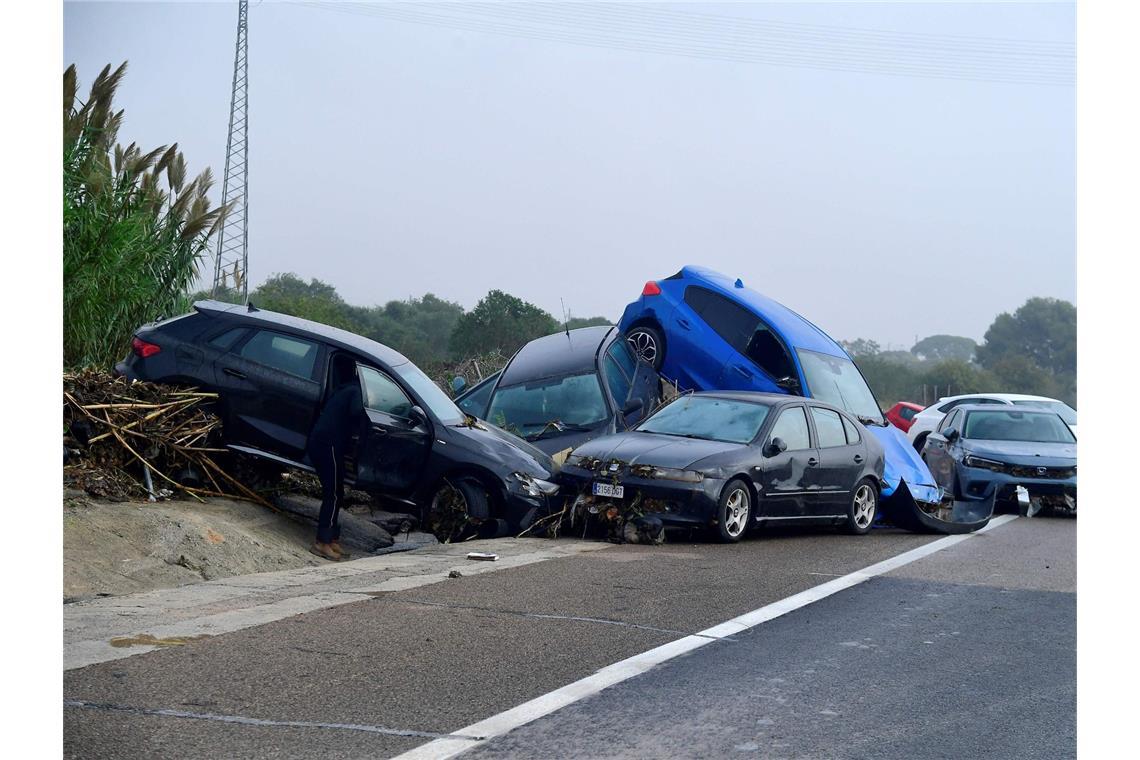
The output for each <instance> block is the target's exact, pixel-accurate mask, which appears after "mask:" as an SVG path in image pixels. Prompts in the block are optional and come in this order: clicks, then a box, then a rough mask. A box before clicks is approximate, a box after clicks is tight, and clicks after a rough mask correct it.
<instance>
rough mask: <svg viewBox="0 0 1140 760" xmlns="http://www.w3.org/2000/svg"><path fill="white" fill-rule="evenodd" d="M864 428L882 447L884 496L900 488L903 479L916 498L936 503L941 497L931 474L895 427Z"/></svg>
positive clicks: (876, 426)
mask: <svg viewBox="0 0 1140 760" xmlns="http://www.w3.org/2000/svg"><path fill="white" fill-rule="evenodd" d="M866 427H867V430H869V431H870V432H871V435H873V436H875V440H877V441H878V442H879V443H880V444H881V445H882V447H883V455H884V456H883V489H882V494H883V496H884V497H886V496H890V495H891V494H893V493H894V492H895V489H896V488H898V486H899V481H903V480H905V481H906V484H907V487H908V488H909V489H910V493H911V495H913V496H914V498H915V499H918V500H919V501H925V502H931V503H934V502H937V501H938V500H939V498H940V494H939V492H938V486H937V485H935V483H934V476H933V475H931V474H930V468H929V467H927V466H926V462H924V461H922V457H920V456H919V455H918V452H917V451H915V450H914V446H911V445H910V442H909V441H908V440H907V439H906V436H905V435H903V433H902V431H901V430H899V429H898V428H897V427H895V426H894V425H887V426H886V427H879V426H878V425H867V426H866Z"/></svg>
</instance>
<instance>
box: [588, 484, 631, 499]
mask: <svg viewBox="0 0 1140 760" xmlns="http://www.w3.org/2000/svg"><path fill="white" fill-rule="evenodd" d="M594 496H605V497H607V498H610V499H620V498H621V497H623V496H625V486H615V485H610V484H609V483H595V484H594Z"/></svg>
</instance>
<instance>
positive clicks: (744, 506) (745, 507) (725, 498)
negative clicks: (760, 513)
mask: <svg viewBox="0 0 1140 760" xmlns="http://www.w3.org/2000/svg"><path fill="white" fill-rule="evenodd" d="M716 518H717V519H716V529H717V534H718V536H719V538H720V541H721V543H725V544H731V543H735V542H737V541H739V540H740V539H741V538H743V537H744V534H745V533H747V532H748V526H749V525H750V524H751V521H752V490H751V489H750V488H749V487H748V484H747V483H745V482H744V481H743V480H741V479H739V478H734V479H732V480H730V481H728V484H727V485H725V487H724V490H723V491H721V493H720V500H719V502H718V503H717V510H716Z"/></svg>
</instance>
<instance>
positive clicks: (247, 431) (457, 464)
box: [115, 301, 558, 527]
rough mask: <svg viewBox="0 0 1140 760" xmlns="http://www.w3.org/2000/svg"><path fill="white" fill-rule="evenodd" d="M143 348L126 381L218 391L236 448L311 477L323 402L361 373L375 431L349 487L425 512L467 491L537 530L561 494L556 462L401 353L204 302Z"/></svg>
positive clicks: (362, 445) (475, 512) (472, 499)
mask: <svg viewBox="0 0 1140 760" xmlns="http://www.w3.org/2000/svg"><path fill="white" fill-rule="evenodd" d="M131 348H132V351H131V354H130V355H129V356H127V358H126V359H124V360H123V361H122V362H120V363H119V364H118V365H116V367H115V370H116V372H117V373H118V374H121V375H124V376H126V377H127V378H130V379H137V380H149V381H154V382H161V383H174V384H179V385H187V386H196V387H199V388H203V389H207V390H211V391H216V392H217V393H218V394H219V409H218V412H219V415H220V416H221V418H222V421H223V431H224V436H225V443H226V444H227V445H228V446H229V447H230V448H232V449H234V450H237V451H240V452H244V453H246V454H252V455H255V456H257V457H260V458H261V459H262V460H269V461H271V462H275V463H277V464H280V465H285V466H291V467H297V468H301V469H306V470H311V469H312V468H311V467H310V465H309V463H308V461H307V457H306V455H305V444H306V441H307V439H308V435H309V431H310V429H311V428H312V425H313V423H314V422H315V421H316V417H317V413H318V411H319V409H320V406H321V404H322V402H323V401H324V399H325V398H326V396H327V395H328V394H329V393H330V392H331V390H332V389H333V388H335V387H336V386H337V383H336V382H334V380H336V379H337V378H340V377H345V376H347V375H348V374H351V373H352V371H353V370H354V369H355V370H356V373H357V375H358V377H359V379H360V383H361V392H362V394H363V401H364V406H365V409H366V412H367V417H368V420H367V423H368V424H366V425H362V429H361V431H360V434H359V436H358V437H357V440H356V449H355V455H353V456H351V459H352V461H351V462H350V463H349V466H348V467H346V471H347V473H348V478H347V480H348V482H349V483H351V484H354V485H355V486H356V487H357V488H360V489H362V490H365V491H370V492H373V493H377V494H382V495H384V496H387V497H390V498H395V499H398V500H400V501H403V502H405V503H409V504H411V505H415V506H416V507H418V508H419V510H420V513H421V515H424V516H426V512H427V510H429V509H430V508H431V507H432V506H433V505H437V504H439V503H440V501H441V500H444V499H447V500H449V503H451V504H453V505H454V501H450V500H453V499H454V498H455V495H456V493H458V495H459V496H460V497H462V499H463V501H464V502H465V503H464V504H460V505H458V506H459V507H460V508H463V507H465V508H466V509H467V511H468V512H469V513H470V514H471V516H472V517H474V518H476V519H477V520H483V521H487V522H488V523H490V520H492V519H493V520H505V521H506V523H507V525H508V526H513V527H526V526H527V525H529V524H530V522H531V521H533V520H534V519H535V517H536V516H537V515H539V514H541V513H544V512H545V511H546V507H547V500H548V498H549V497H550V496H552V495H553V494H554V493H556V492H557V488H558V487H557V486H556V485H555V484H554V483H553V482H552V478H553V475H554V473H555V470H556V468H555V466H554V463H553V461H552V460H551V459H550V457H548V456H547V455H546V454H544V453H542V452H541V451H539V450H538V449H536V448H534V447H533V446H531V445H529V444H527V443H526V442H525V441H522V440H520V439H518V438H516V437H515V436H512V435H509V434H507V433H505V432H504V431H502V430H499V429H498V428H496V427H494V426H492V425H487V424H484V423H480V422H478V421H476V420H475V419H474V418H472V417H469V416H468V415H466V414H464V413H463V411H462V410H460V409H459V408H458V407H456V406H455V404H454V403H453V402H452V401H451V399H450V398H448V396H447V394H446V393H444V391H443V390H442V389H440V388H439V386H437V385H436V384H435V383H434V382H432V380H431V379H430V378H429V377H428V376H427V375H425V374H424V373H423V372H422V371H421V370H420V369H419V368H418V367H416V365H415V364H412V363H411V362H410V361H408V359H406V358H405V357H404V356H402V355H401V354H400V353H398V352H396V351H394V350H392V349H391V348H388V347H387V346H384V345H382V344H380V343H377V342H376V341H373V340H369V339H367V338H363V337H361V336H359V335H355V334H353V333H350V332H346V331H345V330H340V329H337V328H335V327H329V326H327V325H322V324H319V323H317V322H310V321H308V320H305V319H298V318H296V317H290V316H287V315H285V314H277V313H274V312H271V311H264V310H259V309H256V308H254V307H253V306H249V307H246V306H235V305H233V304H225V303H219V302H217V301H199V302H197V303H195V304H194V312H192V313H190V314H185V315H182V316H180V317H175V318H174V319H170V320H166V321H164V322H159V323H156V324H151V325H147V326H144V327H142V328H140V329H139V330H138V331H137V332H136V333H135V336H134V340H133V341H132V346H131Z"/></svg>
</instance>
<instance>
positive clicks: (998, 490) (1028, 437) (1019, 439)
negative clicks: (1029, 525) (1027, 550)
mask: <svg viewBox="0 0 1140 760" xmlns="http://www.w3.org/2000/svg"><path fill="white" fill-rule="evenodd" d="M922 458H923V459H924V460H926V463H927V464H928V465H929V466H930V471H931V472H932V473H933V474H934V477H935V478H936V479H937V480H938V483H939V485H941V486H942V487H943V488H945V489H946V491H947V492H948V493H951V494H953V497H954V501H955V503H956V505H958V504H962V505H967V506H968V505H976V504H982V505H985V504H987V503H989V504H991V508H992V505H993V504H994V503H995V502H996V503H997V504H998V505H1002V506H1005V507H1010V508H1013V509H1016V510H1017V511H1019V512H1020V513H1021V514H1022V515H1030V516H1032V515H1035V514H1037V513H1038V512H1039V511H1041V510H1043V509H1050V510H1052V511H1053V512H1057V513H1063V514H1073V515H1075V514H1076V511H1077V439H1076V436H1074V435H1073V432H1072V430H1070V428H1069V426H1068V425H1067V424H1066V423H1065V420H1064V418H1063V417H1061V416H1060V415H1059V414H1057V413H1056V412H1054V411H1051V410H1048V409H1040V408H1034V407H1017V408H1012V407H1009V406H1004V407H999V406H987V405H981V404H968V405H962V406H958V407H956V408H954V409H953V410H952V411H951V412H950V413H949V414H947V415H946V417H945V418H943V420H942V422H941V423H939V425H938V429H937V430H935V431H934V432H932V433H930V434H929V435H928V436H927V437H926V442H925V444H924V447H923V450H922ZM959 508H961V507H959ZM983 511H984V508H983Z"/></svg>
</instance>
